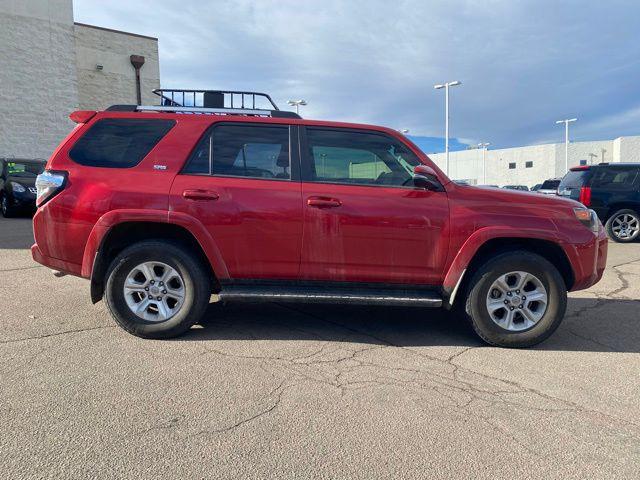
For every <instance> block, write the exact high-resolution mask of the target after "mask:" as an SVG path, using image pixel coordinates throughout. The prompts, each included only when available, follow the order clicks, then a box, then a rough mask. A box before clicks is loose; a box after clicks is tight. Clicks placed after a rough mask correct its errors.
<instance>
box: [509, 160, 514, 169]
mask: <svg viewBox="0 0 640 480" xmlns="http://www.w3.org/2000/svg"><path fill="white" fill-rule="evenodd" d="M515 168H516V162H513V163H510V164H509V170H515Z"/></svg>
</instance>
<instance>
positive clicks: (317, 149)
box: [301, 127, 449, 285]
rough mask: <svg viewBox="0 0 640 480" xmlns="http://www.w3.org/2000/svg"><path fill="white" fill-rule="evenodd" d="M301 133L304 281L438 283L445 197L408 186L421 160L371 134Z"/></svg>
mask: <svg viewBox="0 0 640 480" xmlns="http://www.w3.org/2000/svg"><path fill="white" fill-rule="evenodd" d="M301 134H302V137H301V138H302V148H301V151H302V152H303V154H302V157H303V158H302V179H303V183H302V198H303V208H304V235H303V247H302V264H301V278H302V279H307V280H325V281H338V282H341V281H346V282H376V283H379V282H382V283H408V284H427V285H433V284H438V283H439V282H440V281H441V275H442V269H443V265H444V261H445V259H446V254H447V248H448V218H449V206H448V200H447V195H446V192H430V191H426V190H424V189H417V188H415V187H414V186H413V179H412V173H413V167H414V166H415V165H418V164H419V163H420V161H419V160H418V158H417V156H416V155H415V154H414V153H413V152H411V151H410V149H409V148H408V147H406V146H405V145H403V144H402V143H400V142H399V141H397V140H396V139H394V138H392V137H390V136H388V135H386V134H383V133H378V132H374V131H368V130H355V129H347V128H319V127H307V128H306V129H301Z"/></svg>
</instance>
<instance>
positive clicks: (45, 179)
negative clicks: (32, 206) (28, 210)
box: [36, 170, 67, 207]
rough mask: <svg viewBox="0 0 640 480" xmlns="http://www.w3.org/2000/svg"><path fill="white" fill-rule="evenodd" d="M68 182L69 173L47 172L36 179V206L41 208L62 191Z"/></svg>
mask: <svg viewBox="0 0 640 480" xmlns="http://www.w3.org/2000/svg"><path fill="white" fill-rule="evenodd" d="M66 181H67V172H52V171H49V170H45V171H44V172H43V173H41V174H40V175H38V177H37V178H36V189H37V191H38V193H37V195H36V205H37V206H38V207H39V206H41V205H42V204H43V203H45V202H46V201H47V200H49V199H51V198H52V197H53V196H54V195H55V194H56V193H58V192H60V191H62V189H63V188H64V186H65V183H66Z"/></svg>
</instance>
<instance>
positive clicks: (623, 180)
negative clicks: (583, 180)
mask: <svg viewBox="0 0 640 480" xmlns="http://www.w3.org/2000/svg"><path fill="white" fill-rule="evenodd" d="M637 175H638V168H636V167H628V168H620V167H616V168H598V169H597V170H595V171H594V173H593V180H592V181H591V186H592V187H594V188H602V189H607V190H628V189H630V188H632V185H633V183H634V181H635V179H636V176H637Z"/></svg>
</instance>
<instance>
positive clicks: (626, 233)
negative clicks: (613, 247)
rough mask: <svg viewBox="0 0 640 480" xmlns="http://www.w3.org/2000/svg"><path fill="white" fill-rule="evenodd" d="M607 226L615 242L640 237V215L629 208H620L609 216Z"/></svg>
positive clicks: (623, 241) (626, 241)
mask: <svg viewBox="0 0 640 480" xmlns="http://www.w3.org/2000/svg"><path fill="white" fill-rule="evenodd" d="M605 228H606V229H607V234H608V235H609V238H610V239H611V240H613V241H614V242H619V243H628V242H633V241H634V240H636V239H637V238H638V237H640V215H639V214H638V212H636V211H635V210H631V209H628V208H625V209H622V210H618V211H617V212H615V213H614V214H613V215H611V217H609V220H607V224H606V226H605Z"/></svg>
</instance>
